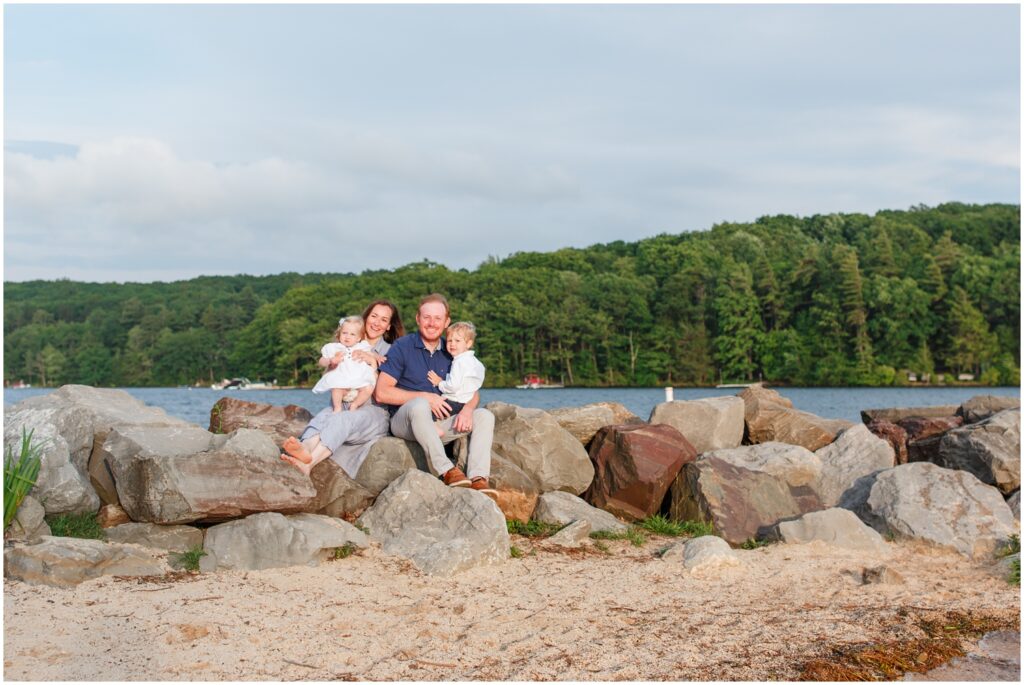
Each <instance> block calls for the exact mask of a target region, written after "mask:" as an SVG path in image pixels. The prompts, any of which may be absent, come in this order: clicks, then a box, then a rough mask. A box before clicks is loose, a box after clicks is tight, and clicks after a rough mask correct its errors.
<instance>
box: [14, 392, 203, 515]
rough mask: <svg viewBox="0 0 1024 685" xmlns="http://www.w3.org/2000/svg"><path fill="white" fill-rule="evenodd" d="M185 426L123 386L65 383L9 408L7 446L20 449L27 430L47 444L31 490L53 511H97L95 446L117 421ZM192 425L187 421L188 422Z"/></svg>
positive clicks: (47, 508) (57, 512) (35, 438)
mask: <svg viewBox="0 0 1024 685" xmlns="http://www.w3.org/2000/svg"><path fill="white" fill-rule="evenodd" d="M122 424H132V425H181V424H185V422H184V421H182V420H181V419H176V418H174V417H172V416H169V415H168V414H167V412H165V411H164V410H163V409H158V408H156V407H148V406H146V405H145V404H144V403H143V402H140V401H139V400H137V399H135V398H134V397H132V396H131V395H129V394H128V393H126V392H124V391H123V390H108V389H101V388H90V387H88V386H85V385H65V386H63V387H62V388H59V389H58V390H55V391H54V392H52V393H50V394H48V395H42V396H39V397H31V398H29V399H27V400H24V401H22V402H19V403H18V404H16V405H14V406H13V407H10V408H9V409H7V410H6V411H5V417H4V447H5V448H7V447H10V448H12V449H13V450H15V453H17V451H18V449H19V446H20V441H21V434H22V429H25V430H26V431H28V430H31V431H34V433H33V438H34V442H35V443H36V444H38V445H41V446H42V447H43V452H42V464H41V467H40V469H39V477H38V480H37V481H36V485H35V487H34V488H33V490H32V494H33V495H34V496H35V497H36V498H37V499H38V500H39V501H40V502H41V503H42V504H43V506H44V507H45V508H46V512H47V513H48V514H62V513H72V512H76V513H81V512H94V511H96V510H97V509H99V506H100V500H99V498H98V497H97V495H96V492H95V491H94V489H93V487H92V486H91V485H90V482H89V477H88V475H87V472H88V466H89V458H90V455H91V454H92V451H93V447H94V444H99V443H101V442H102V441H103V440H104V438H105V437H106V434H107V433H108V432H109V431H110V429H111V428H112V427H114V426H117V425H122ZM186 425H187V424H186Z"/></svg>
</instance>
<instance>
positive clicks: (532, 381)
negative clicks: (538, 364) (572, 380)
mask: <svg viewBox="0 0 1024 685" xmlns="http://www.w3.org/2000/svg"><path fill="white" fill-rule="evenodd" d="M564 387H565V386H564V385H563V384H561V383H552V382H551V381H549V380H548V379H547V378H541V377H540V376H538V375H537V374H535V373H530V374H527V375H526V376H524V377H523V384H522V385H517V386H516V388H518V389H519V390H549V389H551V388H564Z"/></svg>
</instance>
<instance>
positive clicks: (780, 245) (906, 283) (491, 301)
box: [4, 203, 1020, 386]
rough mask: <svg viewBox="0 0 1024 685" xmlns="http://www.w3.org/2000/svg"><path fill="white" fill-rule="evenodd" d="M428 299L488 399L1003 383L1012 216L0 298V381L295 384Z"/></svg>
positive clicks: (1015, 267)
mask: <svg viewBox="0 0 1024 685" xmlns="http://www.w3.org/2000/svg"><path fill="white" fill-rule="evenodd" d="M438 257H439V258H443V255H438ZM433 291H438V292H441V293H444V294H446V295H447V296H448V298H449V300H450V302H451V304H452V310H453V311H452V316H453V320H460V319H468V320H471V321H474V322H475V323H476V324H477V326H478V328H479V338H478V341H477V349H478V354H479V356H480V358H481V360H482V361H483V362H484V364H486V366H487V369H488V385H490V386H502V385H511V384H513V383H515V382H519V380H520V379H521V377H522V376H523V375H524V374H526V373H530V372H535V373H539V374H541V375H544V376H547V377H549V378H551V379H554V380H562V381H564V382H565V383H567V384H571V385H641V386H649V385H661V384H669V383H672V384H682V385H713V384H715V383H719V382H740V381H749V380H757V379H760V378H763V379H764V380H766V381H770V382H774V383H784V384H795V385H890V384H899V383H904V382H906V372H907V371H911V372H914V373H917V374H919V375H920V374H924V373H935V372H939V373H943V372H945V373H947V374H952V375H953V376H955V375H956V374H958V373H962V372H969V373H974V374H976V375H977V376H978V377H979V378H980V379H981V380H982V381H983V382H986V383H990V384H1008V385H1017V384H1019V382H1020V380H1019V377H1020V372H1019V366H1020V358H1019V348H1020V207H1019V206H1018V205H963V204H956V203H951V204H945V205H941V206H939V207H936V208H927V207H915V208H913V209H911V210H909V211H880V212H878V213H877V214H876V215H875V216H873V217H872V216H868V215H864V214H832V215H827V216H813V217H809V218H797V217H791V216H773V217H764V218H761V219H759V220H757V221H756V222H753V223H747V224H732V223H726V224H719V225H716V226H714V227H713V228H712V229H711V230H708V231H700V232H692V233H681V234H678V235H660V236H657V237H654V238H650V239H646V240H641V241H639V242H634V243H625V242H621V241H620V242H614V243H609V244H604V245H593V246H591V247H588V248H585V249H563V250H558V251H556V252H550V253H536V252H522V253H517V254H514V255H512V256H510V257H508V258H506V259H502V260H496V259H492V260H489V261H488V262H486V263H484V264H482V265H481V266H480V267H479V268H477V269H476V270H474V271H467V270H459V271H451V270H449V269H447V268H445V267H444V266H441V265H439V264H436V263H433V262H429V261H424V262H421V263H415V264H409V265H407V266H403V267H400V268H397V269H394V270H392V271H368V272H364V273H362V274H359V275H354V274H342V275H335V274H306V275H299V274H281V275H277V276H265V277H255V276H233V277H203V278H196V279H192V280H189V281H180V282H175V283H149V284H134V283H128V284H95V283H75V282H71V281H64V280H62V281H33V282H27V283H5V284H4V296H5V297H4V333H5V335H4V379H5V381H13V380H17V379H23V380H24V381H25V382H31V383H32V384H35V385H57V384H61V383H70V382H75V383H86V384H90V385H106V386H109V385H115V386H133V385H135V386H137V385H178V384H186V383H187V384H191V383H196V382H204V383H208V382H210V381H211V380H216V379H220V378H222V377H231V376H239V375H244V376H248V377H249V378H252V379H254V380H255V379H257V378H261V379H267V380H269V379H273V378H276V379H277V381H278V382H279V383H281V384H299V383H309V382H311V380H312V381H315V379H316V378H317V377H318V370H317V367H316V358H317V356H318V350H319V348H320V346H321V345H322V344H323V343H324V342H326V341H327V340H328V338H329V337H330V335H331V333H332V332H333V330H334V326H335V324H336V322H337V320H338V318H339V316H341V315H345V314H352V313H359V312H360V311H361V309H362V307H363V306H364V305H365V303H366V302H368V301H369V300H371V299H373V298H376V297H386V298H390V299H393V300H394V301H395V302H397V303H398V305H399V306H400V308H401V311H402V315H403V317H404V318H405V320H406V323H407V326H410V327H414V326H415V324H414V322H413V314H414V311H415V309H414V308H415V304H416V302H417V301H418V299H419V298H420V297H421V296H422V295H424V294H426V293H429V292H433ZM948 379H949V376H948V375H947V380H948Z"/></svg>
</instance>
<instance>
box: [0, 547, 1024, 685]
mask: <svg viewBox="0 0 1024 685" xmlns="http://www.w3.org/2000/svg"><path fill="white" fill-rule="evenodd" d="M670 542H671V540H670V539H668V538H659V537H653V538H651V539H649V540H648V541H647V543H646V544H645V545H644V546H643V547H634V546H631V545H630V544H629V543H628V542H627V541H609V542H607V550H608V551H607V552H604V551H601V550H599V549H596V548H594V547H593V546H591V543H587V544H586V545H585V547H584V548H582V549H579V550H554V549H549V548H547V547H545V546H544V545H543V544H542V543H541V542H539V541H537V540H535V539H527V538H521V537H518V536H514V537H513V545H515V546H517V547H519V548H520V549H522V550H523V551H524V552H526V555H525V556H524V557H523V558H519V559H509V561H508V562H507V563H505V564H503V565H500V566H495V567H486V568H478V569H474V570H471V571H467V572H465V573H462V574H459V575H458V576H456V577H453V578H437V577H430V576H426V575H424V574H422V573H420V572H418V571H416V570H415V569H414V568H412V567H411V565H410V564H408V563H407V562H405V561H403V560H401V559H398V558H394V557H390V556H386V555H384V554H383V553H381V552H380V551H379V550H378V549H376V548H371V549H369V550H366V551H364V552H362V553H360V554H357V555H354V556H351V557H349V558H346V559H340V560H336V561H330V562H326V563H324V564H322V565H321V566H319V567H316V568H307V567H292V568H285V569H274V570H266V571H249V572H220V573H215V574H204V575H189V574H185V573H178V574H175V575H172V576H169V577H168V578H164V579H146V580H140V579H136V578H102V579H99V580H94V581H89V582H86V583H83V584H81V585H79V586H77V587H75V588H72V589H58V588H50V587H41V586H32V585H26V584H24V583H21V582H16V581H6V582H5V584H4V677H5V679H8V680H332V679H342V680H346V679H355V680H716V679H722V680H771V679H793V678H797V677H799V674H800V672H801V669H802V667H803V665H804V664H806V663H807V662H808V661H809V660H812V659H815V658H819V657H822V656H825V655H828V654H830V653H831V650H832V649H833V648H835V647H840V646H847V645H855V644H860V643H866V642H872V641H886V640H904V639H911V638H916V637H921V636H922V634H921V630H920V628H919V627H918V624H917V620H918V619H919V618H920V617H922V616H925V615H929V614H935V612H944V611H949V610H957V611H974V612H982V613H985V614H986V615H989V616H996V617H997V618H999V617H1003V616H1005V618H1006V621H1007V623H1008V624H1009V623H1012V621H1013V617H1015V616H1017V615H1018V614H1019V611H1020V591H1019V588H1018V587H1016V586H1012V585H1010V584H1008V583H1007V582H1006V581H1005V580H1004V579H1003V578H1002V577H1001V575H1000V571H999V569H998V568H997V567H995V566H993V565H992V564H978V563H974V562H970V561H968V560H966V559H964V558H963V557H961V556H960V555H959V554H956V553H954V552H950V551H943V550H939V549H935V548H928V547H924V546H921V545H916V544H906V543H900V544H894V545H892V548H893V553H892V555H891V556H890V557H888V558H885V557H881V556H874V555H871V554H868V553H865V552H850V551H843V550H839V549H837V548H834V547H831V546H827V545H825V544H823V543H813V544H810V545H800V546H795V545H770V546H767V547H763V548H760V549H756V550H740V554H741V555H742V557H743V559H744V564H743V566H742V567H739V568H735V569H726V570H723V571H720V572H717V573H716V574H714V575H713V576H711V577H695V576H694V575H691V574H690V573H689V572H688V571H685V570H684V569H683V567H682V565H681V564H680V563H679V562H667V561H663V560H661V559H659V558H657V557H656V555H655V552H656V551H657V550H659V549H660V548H662V547H664V546H665V545H667V544H668V543H670ZM880 564H885V565H886V566H888V568H889V569H891V570H894V571H896V572H897V573H898V574H899V575H900V576H902V580H903V582H901V583H883V584H868V585H864V584H861V581H860V577H861V574H862V571H863V569H864V568H866V567H871V566H877V565H880Z"/></svg>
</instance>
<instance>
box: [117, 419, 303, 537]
mask: <svg viewBox="0 0 1024 685" xmlns="http://www.w3.org/2000/svg"><path fill="white" fill-rule="evenodd" d="M204 443H205V445H204ZM99 453H100V454H101V458H102V459H103V461H104V462H105V463H106V465H107V466H108V467H109V469H110V472H111V473H112V474H113V478H114V483H115V485H116V488H117V494H118V497H119V499H120V501H121V506H122V507H123V508H124V510H125V511H127V512H128V515H129V516H130V517H131V518H132V520H133V521H142V522H150V523H164V524H170V523H191V522H193V521H201V520H202V521H217V520H224V519H230V518H237V517H240V516H245V515H247V514H251V513H257V512H262V511H277V512H283V513H292V512H302V511H308V509H309V507H310V505H311V503H312V502H313V500H314V497H315V496H316V490H315V489H314V488H313V485H312V483H311V482H310V480H309V479H308V478H306V477H305V476H303V475H302V474H301V473H300V472H299V471H298V470H297V469H295V468H293V467H291V466H289V465H288V464H286V463H284V462H282V461H281V460H280V452H279V451H278V448H277V446H276V445H274V442H273V440H271V439H270V437H269V436H267V435H266V434H265V433H261V432H260V431H256V430H252V429H247V428H240V429H238V430H237V431H235V432H234V433H231V434H230V435H227V436H223V435H213V434H212V433H210V432H208V431H204V430H202V429H201V428H198V427H197V426H188V425H186V426H184V427H181V426H173V427H161V426H122V427H118V428H115V429H113V430H111V432H110V434H109V435H108V436H107V439H106V440H105V441H104V443H103V445H102V446H101V447H100V448H99Z"/></svg>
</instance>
